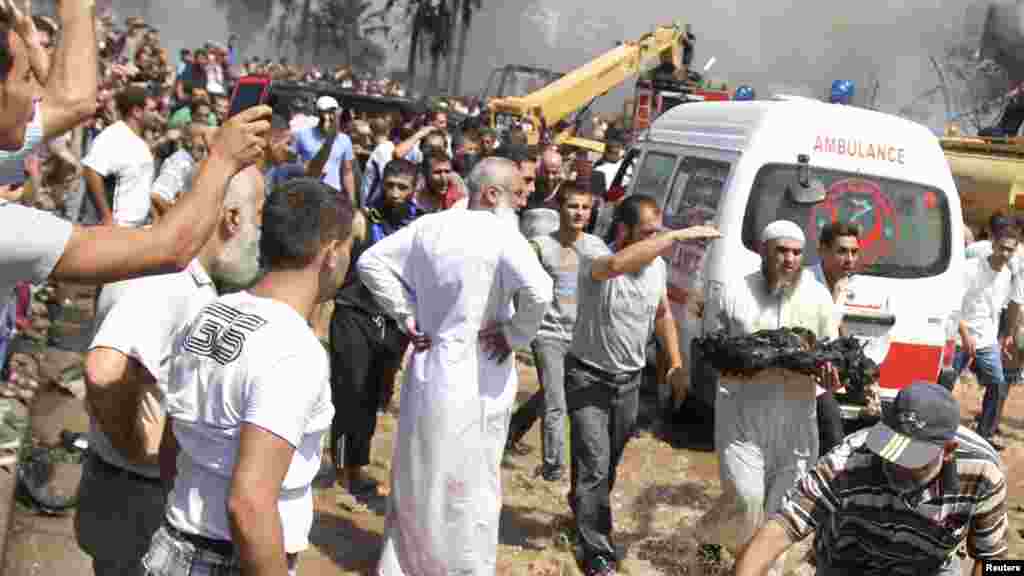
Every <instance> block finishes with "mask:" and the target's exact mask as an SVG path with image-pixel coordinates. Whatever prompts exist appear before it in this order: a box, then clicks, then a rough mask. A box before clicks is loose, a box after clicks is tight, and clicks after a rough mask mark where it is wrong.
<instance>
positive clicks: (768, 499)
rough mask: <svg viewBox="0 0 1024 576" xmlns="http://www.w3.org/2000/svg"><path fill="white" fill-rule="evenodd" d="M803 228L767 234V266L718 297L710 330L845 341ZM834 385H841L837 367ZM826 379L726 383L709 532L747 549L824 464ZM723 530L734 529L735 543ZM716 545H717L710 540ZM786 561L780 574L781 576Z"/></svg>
mask: <svg viewBox="0 0 1024 576" xmlns="http://www.w3.org/2000/svg"><path fill="white" fill-rule="evenodd" d="M805 242H806V238H805V236H804V232H803V230H802V229H801V228H800V227H799V226H798V225H796V224H795V223H793V222H791V221H789V220H776V221H775V222H772V223H771V224H768V225H767V226H765V227H764V229H763V230H762V231H761V236H760V242H759V249H760V252H761V268H760V270H758V271H757V272H754V273H752V274H748V275H746V276H743V277H737V278H735V280H733V281H731V282H729V283H727V284H726V285H725V286H723V287H721V288H719V289H718V290H716V291H713V292H712V293H711V294H710V295H709V296H708V299H707V304H706V307H705V310H704V323H705V326H704V328H705V331H707V332H715V331H719V330H721V331H724V332H725V333H726V335H727V336H730V337H736V336H746V335H748V334H753V333H754V332H757V331H760V330H773V329H778V328H795V327H800V328H805V329H807V330H810V331H811V332H813V333H814V335H815V336H816V337H817V339H819V340H820V339H824V338H836V337H838V335H839V321H838V318H837V315H836V313H835V304H834V303H833V301H832V296H831V294H829V292H828V288H826V287H825V286H824V285H823V284H822V283H820V282H817V281H816V280H815V278H814V274H813V273H812V272H811V271H810V270H804V269H803V267H802V266H801V264H802V262H803V251H804V244H805ZM826 372H827V373H826V374H823V375H822V376H827V380H826V381H825V384H823V385H824V386H826V387H831V388H832V389H834V388H835V385H836V384H837V383H838V377H837V376H836V374H835V371H834V369H832V368H830V367H829V368H827V371H826ZM816 380H817V381H819V382H820V381H821V379H820V378H819V379H814V378H812V377H810V376H805V375H801V374H798V373H796V372H791V371H787V370H782V369H777V368H771V369H767V370H763V371H761V372H759V373H758V374H757V375H756V376H754V377H752V378H749V379H747V378H738V377H725V376H723V377H722V378H721V380H720V382H719V386H718V393H717V395H716V397H715V450H717V451H718V457H719V474H720V476H721V481H722V491H723V494H722V497H721V500H720V504H719V506H717V507H715V508H714V509H713V510H711V512H709V513H708V514H707V515H705V517H704V518H703V519H702V520H701V528H700V529H699V530H698V533H699V534H702V535H704V536H705V537H707V538H708V539H714V537H715V535H716V534H717V539H718V540H719V542H717V543H716V542H709V544H728V545H735V546H736V547H737V548H738V549H739V550H740V551H742V550H743V549H744V548H745V547H746V545H747V542H748V541H749V540H750V538H751V537H752V536H753V535H754V533H755V532H756V531H757V529H758V527H759V526H760V525H761V524H762V523H763V521H764V519H765V518H766V517H767V516H769V515H771V514H773V513H775V512H777V511H778V509H779V506H780V505H781V504H782V497H783V496H784V495H785V494H786V491H787V490H789V489H790V488H791V487H792V486H793V483H794V482H795V481H796V477H797V475H799V474H800V473H802V472H804V471H805V470H806V469H807V468H808V467H809V466H814V462H815V460H816V459H817V456H818V426H817V411H816V403H815V384H816ZM723 528H734V529H736V531H737V532H738V534H737V535H736V536H735V538H732V537H724V534H723V532H722V529H723ZM705 542H707V540H705ZM784 564H785V561H784V559H780V560H779V561H778V562H777V563H776V565H775V567H774V568H773V572H772V573H773V574H781V573H782V567H783V566H784Z"/></svg>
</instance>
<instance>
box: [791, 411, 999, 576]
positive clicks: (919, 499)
mask: <svg viewBox="0 0 1024 576" xmlns="http://www.w3.org/2000/svg"><path fill="white" fill-rule="evenodd" d="M868 432H869V430H861V431H860V432H857V433H855V434H851V435H850V436H848V437H847V438H846V439H845V440H844V441H843V443H842V444H841V445H839V446H837V447H836V448H835V449H834V450H833V451H832V452H830V453H829V454H826V455H825V456H823V457H822V458H821V459H819V460H818V464H817V466H816V467H815V468H813V469H811V470H808V471H807V472H806V473H804V474H803V475H801V476H800V478H798V479H797V482H796V485H795V486H793V488H792V489H790V491H789V493H788V494H787V495H786V497H785V499H784V500H783V503H782V508H781V509H780V510H779V512H778V513H777V514H776V515H775V519H776V520H778V521H780V522H781V523H782V525H783V526H785V528H786V530H787V531H788V532H789V536H790V537H791V538H792V539H793V541H794V542H797V541H800V540H803V539H804V538H805V537H807V536H808V535H810V534H811V532H814V548H815V553H816V557H817V562H818V565H819V570H820V569H821V568H824V569H825V571H826V572H827V573H840V574H858V575H860V574H863V575H865V576H870V575H879V576H882V575H884V576H904V575H906V576H911V575H914V576H918V575H927V574H936V573H937V572H938V571H939V569H940V568H941V567H942V566H943V565H944V564H945V563H946V561H947V560H948V559H949V558H950V556H951V555H952V554H954V553H955V552H956V550H957V548H958V547H959V546H960V544H961V543H963V542H964V541H965V540H966V543H967V553H968V554H969V555H970V556H971V557H972V558H975V559H983V558H1003V557H1005V556H1006V553H1007V516H1006V476H1005V474H1004V471H1003V466H1002V461H1001V460H1000V459H999V456H998V454H996V452H995V451H994V450H993V449H992V447H991V446H990V445H989V444H988V443H987V442H985V441H984V440H982V439H981V437H979V436H978V435H977V434H975V433H974V432H971V431H970V430H968V429H966V428H964V427H963V426H961V427H960V428H959V429H958V430H957V440H958V441H959V443H960V446H959V448H957V450H956V452H955V453H954V459H953V461H952V462H950V463H947V464H946V465H944V466H943V468H942V472H941V473H940V474H939V475H938V476H937V477H936V478H935V480H933V481H932V482H930V483H929V484H928V485H926V486H923V487H922V488H921V489H920V490H919V491H916V492H912V493H906V494H901V493H900V492H897V491H896V490H894V489H892V488H891V487H890V486H889V483H888V482H887V480H886V476H885V473H884V471H883V469H882V466H883V461H882V459H881V458H880V457H878V456H877V455H875V454H874V453H873V452H871V450H869V449H868V447H867V446H866V445H865V440H866V438H867V435H868ZM819 573H820V572H819Z"/></svg>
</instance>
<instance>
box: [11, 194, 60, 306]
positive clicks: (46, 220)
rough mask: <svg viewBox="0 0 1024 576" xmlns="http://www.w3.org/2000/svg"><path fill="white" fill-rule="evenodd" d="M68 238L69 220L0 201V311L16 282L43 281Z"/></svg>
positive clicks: (55, 262)
mask: <svg viewBox="0 0 1024 576" xmlns="http://www.w3.org/2000/svg"><path fill="white" fill-rule="evenodd" d="M70 238H71V222H68V221H67V220H62V219H60V218H57V217H56V216H53V215H52V214H47V213H46V212H42V211H40V210H36V209H34V208H28V207H26V206H22V205H20V204H14V203H12V202H6V201H3V200H0V250H2V253H0V310H3V309H4V308H6V306H7V304H8V302H10V298H11V294H12V293H13V290H14V286H15V285H16V284H17V283H18V282H22V281H29V282H33V283H37V284H38V283H41V282H45V281H46V279H47V278H48V277H49V276H50V272H52V271H53V267H54V266H56V265H57V262H58V261H59V260H60V257H61V256H62V255H63V254H64V247H65V246H66V245H67V243H68V240H69V239H70Z"/></svg>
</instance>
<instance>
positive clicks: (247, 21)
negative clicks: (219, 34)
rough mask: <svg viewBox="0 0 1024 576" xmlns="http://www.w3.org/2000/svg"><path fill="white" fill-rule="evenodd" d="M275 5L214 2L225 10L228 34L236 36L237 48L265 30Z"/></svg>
mask: <svg viewBox="0 0 1024 576" xmlns="http://www.w3.org/2000/svg"><path fill="white" fill-rule="evenodd" d="M306 1H307V2H308V1H309V0H306ZM276 4H277V2H275V1H274V0H216V6H217V8H219V9H221V10H225V9H226V10H227V12H226V17H227V21H228V32H231V33H233V34H237V35H238V42H239V43H238V47H239V48H243V47H245V45H246V44H248V43H249V42H250V41H252V40H253V38H255V36H256V34H257V33H258V32H262V31H263V30H264V29H265V27H266V26H267V24H269V23H270V19H271V16H272V15H273V13H274V6H275V5H276Z"/></svg>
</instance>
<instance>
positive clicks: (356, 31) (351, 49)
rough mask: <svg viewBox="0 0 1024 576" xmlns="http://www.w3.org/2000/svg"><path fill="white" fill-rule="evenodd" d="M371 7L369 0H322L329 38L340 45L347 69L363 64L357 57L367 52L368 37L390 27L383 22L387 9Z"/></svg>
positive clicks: (323, 16)
mask: <svg viewBox="0 0 1024 576" xmlns="http://www.w3.org/2000/svg"><path fill="white" fill-rule="evenodd" d="M371 8H373V2H370V1H368V0H323V3H322V5H321V6H320V14H321V16H322V18H323V20H324V22H325V23H326V25H327V26H328V27H329V28H330V29H331V34H330V38H331V40H332V42H333V43H334V44H335V45H336V46H338V47H339V48H341V50H342V54H343V55H344V59H345V65H346V66H348V67H349V68H353V67H355V66H356V65H357V64H360V65H362V64H365V62H357V60H359V59H361V57H362V55H365V54H366V53H367V43H370V40H369V37H370V36H373V35H376V34H380V33H385V34H386V33H387V32H388V31H389V30H390V27H389V26H388V25H387V23H386V22H385V21H384V17H385V16H386V14H387V12H386V10H376V11H372V12H371V11H370V9H371ZM370 51H371V52H373V50H370Z"/></svg>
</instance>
